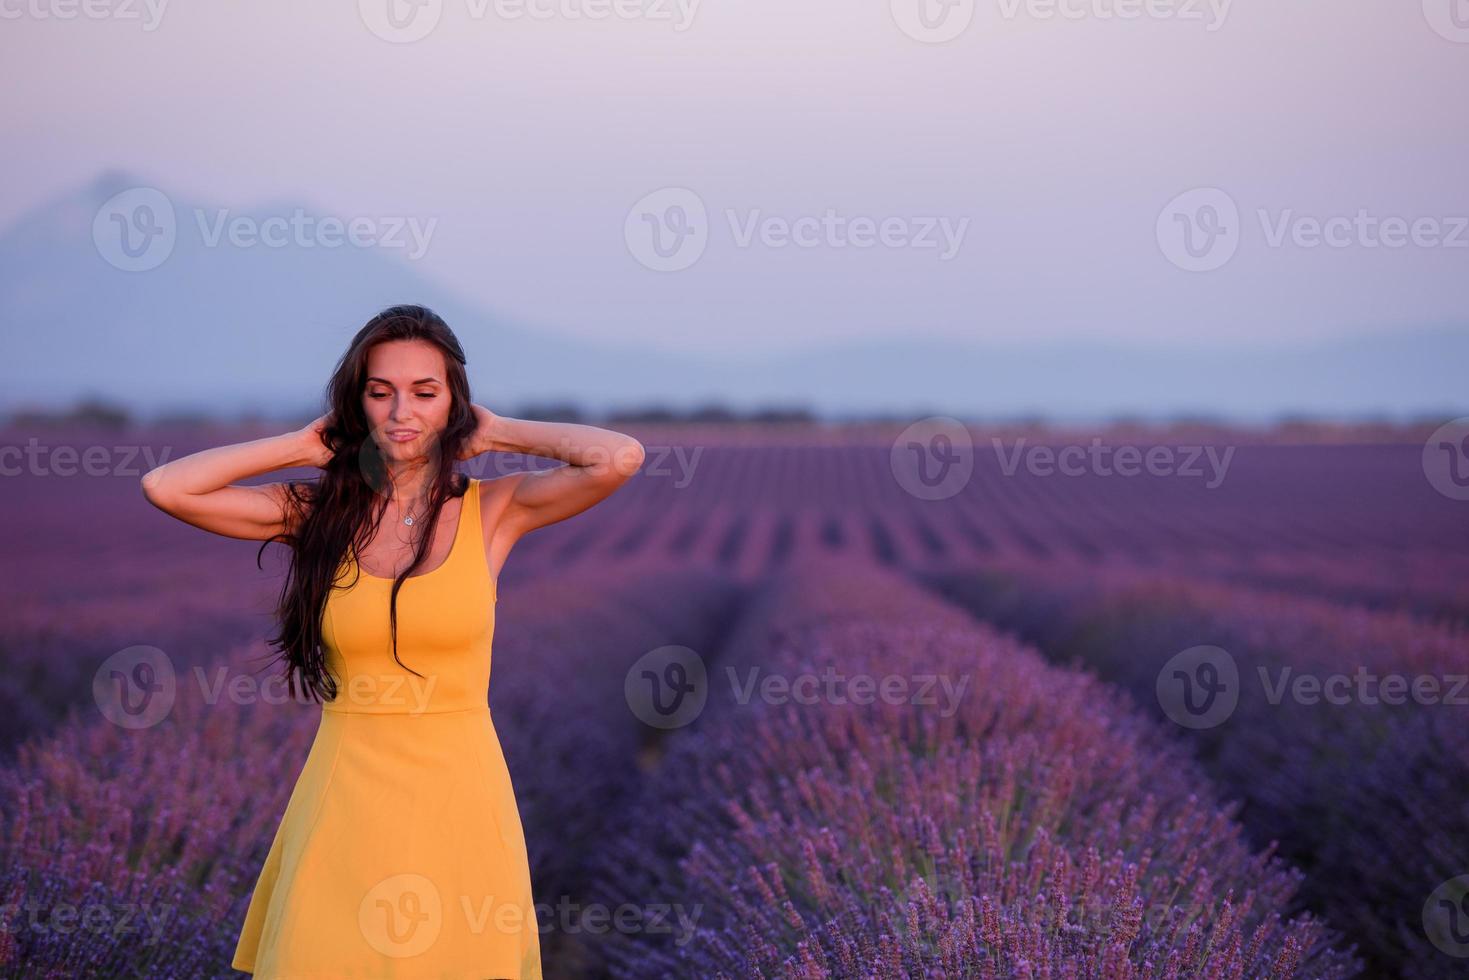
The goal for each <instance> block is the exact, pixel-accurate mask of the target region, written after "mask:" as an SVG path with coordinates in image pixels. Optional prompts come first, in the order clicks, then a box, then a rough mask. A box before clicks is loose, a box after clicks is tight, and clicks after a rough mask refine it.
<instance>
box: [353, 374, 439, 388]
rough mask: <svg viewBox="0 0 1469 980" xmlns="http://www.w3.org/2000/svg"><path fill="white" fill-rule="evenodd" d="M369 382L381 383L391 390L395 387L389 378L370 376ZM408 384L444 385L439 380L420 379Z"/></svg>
mask: <svg viewBox="0 0 1469 980" xmlns="http://www.w3.org/2000/svg"><path fill="white" fill-rule="evenodd" d="M367 380H368V381H377V382H380V383H382V384H385V385H387V386H388V387H390V388H391V387H392V386H393V383H392V382H391V381H389V380H388V379H387V378H379V377H377V376H375V375H374V376H370V377H369V378H368V379H367ZM408 383H409V384H414V385H437V384H443V382H442V381H440V380H439V379H438V378H419V379H418V380H417V381H410V382H408Z"/></svg>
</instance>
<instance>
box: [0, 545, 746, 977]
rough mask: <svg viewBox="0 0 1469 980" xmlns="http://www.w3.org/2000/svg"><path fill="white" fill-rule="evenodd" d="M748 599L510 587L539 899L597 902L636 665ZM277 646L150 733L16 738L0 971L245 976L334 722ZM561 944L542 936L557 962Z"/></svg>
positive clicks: (598, 580)
mask: <svg viewBox="0 0 1469 980" xmlns="http://www.w3.org/2000/svg"><path fill="white" fill-rule="evenodd" d="M737 596H738V592H737V590H736V589H735V588H734V587H733V586H731V585H730V584H729V583H728V582H727V581H725V580H724V579H722V578H720V577H717V576H711V575H707V574H705V575H701V574H697V573H690V572H688V571H680V572H677V573H672V572H669V573H667V574H663V575H654V576H651V577H648V578H644V579H641V580H629V581H625V582H622V583H618V582H612V581H609V580H608V577H607V576H605V575H602V576H596V577H589V576H580V577H578V576H565V577H562V578H560V579H557V580H555V581H539V582H532V583H528V584H525V585H523V586H519V587H506V588H504V590H503V593H502V595H501V598H500V610H501V620H500V622H499V623H498V625H497V637H496V650H495V667H494V672H493V676H494V683H493V685H492V689H491V692H490V704H491V707H492V709H493V710H494V711H495V712H496V717H497V722H498V725H499V726H500V728H501V729H502V730H503V731H504V732H506V737H505V738H504V743H503V744H504V748H505V751H506V755H507V760H508V762H509V764H510V766H511V771H512V774H513V777H514V779H515V782H516V786H517V790H518V791H519V792H518V798H519V800H520V803H521V806H522V811H523V815H524V819H525V823H526V836H527V845H528V847H529V849H530V852H531V860H532V865H533V867H534V868H535V871H536V874H535V881H536V889H537V896H536V897H537V901H538V902H539V903H545V904H546V905H547V906H548V907H558V906H564V905H565V904H566V902H565V898H566V896H572V897H575V896H579V895H581V894H582V893H583V892H584V890H585V888H586V883H585V880H584V879H585V869H586V868H587V867H588V866H589V864H590V861H591V858H592V856H593V854H595V853H596V851H597V850H598V849H599V848H600V847H601V843H602V837H601V834H602V832H603V826H602V820H601V816H600V815H601V814H602V813H603V812H604V810H606V809H607V808H609V807H615V806H616V805H617V802H618V800H619V798H620V797H621V796H622V795H624V794H626V793H628V792H630V791H631V789H632V788H633V786H634V785H635V779H634V778H633V774H634V773H635V768H634V760H635V759H636V758H637V757H638V755H639V753H640V752H641V751H642V750H643V748H644V742H645V739H646V730H645V728H644V726H643V725H642V724H641V723H640V722H639V721H638V720H637V719H635V718H634V717H632V716H631V715H630V714H629V712H628V710H627V705H626V701H625V700H624V698H623V694H622V687H623V679H624V675H625V673H626V670H627V661H628V658H629V657H632V658H636V656H638V655H639V654H641V653H642V652H643V651H646V650H648V649H650V648H653V647H656V646H658V645H661V644H663V643H667V642H674V641H676V642H682V643H689V644H694V645H705V644H707V643H709V642H711V641H712V637H713V633H712V631H714V630H717V629H719V628H720V627H721V625H722V624H723V623H724V622H725V621H726V620H727V618H728V616H729V615H730V612H731V610H732V609H733V605H732V603H733V602H734V601H735V599H736V598H737ZM267 652H268V651H266V650H265V649H264V647H263V645H261V644H259V643H256V644H252V645H250V646H248V647H243V648H239V649H236V650H234V651H232V652H231V654H230V655H229V656H228V657H226V658H224V659H222V660H219V661H216V662H214V663H211V664H194V663H191V662H188V661H187V660H181V661H179V662H178V663H177V664H176V667H175V669H174V673H175V675H176V676H175V677H174V680H175V681H176V683H175V685H174V687H175V691H176V693H175V700H174V703H173V705H172V707H171V708H170V709H169V710H168V711H167V713H166V714H164V715H162V716H161V717H160V718H158V719H157V720H156V722H153V723H150V724H148V725H146V727H139V728H129V727H126V726H125V725H119V724H114V723H113V722H112V721H109V720H106V719H105V718H103V717H101V716H99V715H98V714H97V713H96V712H95V711H94V712H93V713H92V714H91V715H90V716H86V715H84V714H81V713H77V714H75V715H74V716H73V717H72V718H70V719H69V720H68V721H67V722H66V723H65V724H63V725H61V726H60V727H59V728H58V729H57V730H56V731H55V732H54V733H53V734H52V735H50V736H47V737H39V738H35V739H32V740H30V741H28V742H25V743H23V744H22V745H20V746H19V750H18V753H17V756H16V759H15V760H14V762H13V764H11V765H9V766H7V767H5V768H3V769H0V800H3V801H4V806H3V810H0V869H3V870H0V906H3V913H4V915H3V918H4V923H3V925H4V928H0V975H6V976H14V975H24V976H37V977H67V978H71V977H105V978H116V977H150V978H155V977H178V978H189V980H194V978H198V977H204V976H220V977H223V976H237V975H238V974H237V973H235V972H234V971H232V970H231V969H230V968H229V965H228V964H229V961H230V956H231V954H232V953H233V949H234V943H235V940H236V938H237V936H238V929H239V926H240V923H241V922H242V921H243V919H244V912H245V906H246V903H247V902H248V899H249V894H250V891H251V889H252V887H253V885H254V883H255V876H256V874H257V873H258V871H259V868H260V865H261V862H262V861H263V859H264V857H265V854H266V851H267V850H268V848H269V845H270V842H271V839H272V835H273V833H274V830H275V827H276V824H277V823H278V821H279V819H280V816H281V814H282V812H283V811H284V808H285V804H286V800H287V798H288V796H289V793H290V790H291V788H292V785H293V782H294V780H293V777H294V774H295V772H296V771H297V770H298V769H299V767H300V763H301V761H302V760H303V759H304V757H305V755H306V752H307V750H308V748H309V746H310V743H311V740H312V738H313V736H314V733H315V729H316V721H317V717H318V715H319V709H318V708H316V707H315V706H314V705H309V704H306V703H297V702H295V701H292V700H287V699H283V698H282V697H280V696H277V695H273V694H272V691H273V688H272V686H271V685H268V684H265V683H263V681H264V680H265V678H266V677H268V676H269V675H257V674H255V673H254V672H253V669H254V668H253V660H254V658H255V657H257V656H259V655H262V654H264V653H267ZM154 680H158V678H154ZM564 945H565V943H563V942H562V939H561V937H560V936H558V935H554V934H553V935H549V936H546V937H545V938H544V940H543V946H544V948H545V950H546V953H547V957H548V961H550V962H553V963H554V962H556V961H557V959H558V957H564V956H565V955H567V954H564V953H562V952H561V951H560V950H561V947H562V946H564Z"/></svg>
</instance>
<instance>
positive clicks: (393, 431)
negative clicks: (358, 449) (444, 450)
mask: <svg viewBox="0 0 1469 980" xmlns="http://www.w3.org/2000/svg"><path fill="white" fill-rule="evenodd" d="M444 374H445V372H444V355H443V352H442V351H440V350H439V349H438V348H437V347H435V346H434V345H433V344H431V343H429V342H428V341H426V340H388V341H384V342H383V343H380V344H376V345H374V346H373V348H372V349H371V350H369V351H368V352H367V386H366V387H365V388H364V389H363V391H362V411H363V413H364V414H365V415H366V416H367V424H368V425H369V426H370V427H371V429H372V438H373V440H374V441H375V442H376V443H377V444H378V446H379V447H380V450H381V452H382V454H383V456H384V458H386V459H391V460H397V461H400V462H401V461H404V460H411V459H416V458H419V457H422V456H424V455H426V454H427V452H428V450H429V449H430V448H431V447H433V446H436V445H438V438H439V433H440V432H442V431H443V429H444V427H445V426H446V425H448V423H449V401H450V398H451V397H452V396H451V395H450V393H449V383H448V379H447V378H445V376H444Z"/></svg>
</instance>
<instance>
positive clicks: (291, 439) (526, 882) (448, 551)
mask: <svg viewBox="0 0 1469 980" xmlns="http://www.w3.org/2000/svg"><path fill="white" fill-rule="evenodd" d="M464 365H465V358H464V353H463V350H462V349H461V347H460V345H459V341H458V340H457V339H456V338H455V336H454V334H453V333H452V332H451V331H450V330H449V328H448V326H447V325H445V323H444V321H443V320H442V319H440V318H439V317H438V316H437V315H436V314H435V313H433V312H432V311H431V310H428V309H426V308H424V307H421V306H395V307H392V308H390V309H387V310H384V311H383V312H382V313H380V314H378V315H377V316H375V317H373V318H372V320H370V321H369V322H368V323H367V325H366V326H364V327H363V328H362V330H361V331H359V332H358V334H357V336H356V337H354V338H353V340H352V344H351V346H350V348H349V349H348V350H347V352H346V353H345V354H344V355H343V357H342V359H341V361H340V362H339V364H338V365H337V368H336V371H335V373H334V374H333V376H332V378H331V381H330V383H329V386H328V402H329V404H330V411H329V412H327V413H326V414H325V415H323V416H322V417H321V418H319V419H317V420H316V421H315V422H313V423H311V424H310V425H308V426H306V427H305V428H303V429H301V430H300V431H298V432H293V433H289V434H286V435H280V436H274V437H271V438H266V439H257V440H254V441H252V442H245V443H240V444H238V445H233V446H224V447H220V448H216V449H209V450H205V451H203V452H199V453H195V454H193V455H191V456H187V457H184V458H181V459H178V460H175V461H173V462H170V463H167V464H165V465H163V466H160V467H158V468H157V469H154V470H153V471H152V472H150V473H149V474H148V475H147V476H145V477H144V478H143V489H144V492H145V493H146V495H147V497H148V499H149V500H150V501H152V502H153V503H154V504H155V505H156V506H158V507H159V508H161V509H162V510H164V511H166V512H167V513H169V514H172V515H173V516H174V517H177V518H179V519H180V520H182V521H186V522H187V523H189V524H192V525H194V526H196V527H202V528H204V529H205V530H209V531H213V532H215V533H216V534H223V535H227V536H229V537H234V538H250V539H257V540H264V541H266V542H269V541H274V540H277V539H279V540H282V541H283V542H284V543H286V544H288V545H289V546H290V548H291V565H290V571H289V574H288V575H287V578H286V581H285V584H284V587H283V590H282V595H281V604H280V609H279V612H278V615H279V620H280V630H279V632H278V633H277V634H276V635H275V636H273V637H272V638H271V645H272V647H274V648H276V649H277V650H278V651H279V655H278V659H280V660H283V661H284V662H285V665H286V668H285V672H286V674H287V676H288V678H289V683H290V684H291V689H292V691H293V692H306V693H308V695H309V696H310V697H311V698H312V699H314V700H320V701H321V702H322V709H321V720H320V723H319V727H318V729H317V732H316V738H315V741H314V742H313V743H312V746H311V751H310V753H309V755H308V756H307V759H306V762H305V765H304V767H303V768H302V771H301V774H300V777H299V779H298V780H297V782H296V785H295V789H294V791H293V792H292V794H291V798H290V801H289V803H288V804H287V806H286V811H285V814H284V816H283V817H282V819H281V822H280V825H279V829H278V830H277V832H276V835H275V839H274V841H273V843H272V844H271V847H270V851H269V854H268V856H267V857H266V859H265V864H264V866H263V867H262V869H261V871H260V875H259V878H258V880H257V882H256V884H255V889H254V893H253V895H252V898H251V901H250V906H249V909H248V911H247V913H246V915H245V921H244V924H243V926H242V928H241V931H240V938H239V942H238V945H237V947H236V950H235V954H234V958H233V961H232V963H231V965H232V966H233V967H234V968H235V969H237V970H243V971H245V972H248V973H253V974H255V975H256V976H257V977H260V978H269V977H306V976H310V977H339V976H341V977H345V976H354V977H369V976H372V977H388V976H392V977H410V976H411V977H428V976H434V977H442V976H474V977H496V978H506V977H509V978H520V980H526V978H531V977H536V978H539V977H541V962H540V942H539V930H538V928H537V922H536V917H535V909H534V902H533V899H532V894H531V880H530V868H529V861H528V859H527V853H526V847H525V838H524V836H523V834H522V828H521V823H520V816H519V812H518V810H517V807H516V802H515V796H514V792H513V790H512V787H511V783H510V776H509V773H508V771H507V769H506V766H505V759H504V756H503V755H502V754H501V749H500V743H499V739H498V737H497V735H496V732H495V728H494V725H493V722H492V720H491V717H490V711H489V707H488V704H487V691H488V685H489V677H490V647H491V639H492V637H493V634H494V629H495V601H496V597H497V591H498V590H497V587H496V583H497V581H498V579H499V575H500V569H501V568H502V567H503V565H504V563H505V559H506V556H507V555H508V554H509V553H510V549H511V548H512V547H513V546H514V544H515V542H516V541H517V540H519V538H520V537H521V535H523V534H525V533H526V532H527V531H530V530H532V529H534V528H538V527H543V526H545V525H547V524H551V523H553V522H556V521H560V520H564V519H566V518H568V517H571V516H573V515H575V514H578V513H580V512H581V511H584V510H586V509H587V508H589V507H591V506H592V505H593V504H595V503H597V502H598V501H600V500H602V499H603V498H605V497H607V496H608V495H609V494H611V493H612V492H613V491H614V490H616V489H617V488H618V487H619V486H620V485H621V484H622V483H623V482H624V481H625V480H627V478H628V477H629V476H631V475H632V474H633V473H634V472H636V471H637V469H638V467H639V466H640V465H641V464H642V460H643V447H642V446H641V445H640V444H639V443H638V442H637V440H635V439H633V438H631V437H629V436H627V435H623V434H621V433H618V432H612V431H609V430H606V429H600V428H596V427H593V426H587V425H571V424H553V423H547V422H531V421H523V420H519V419H511V418H504V417H501V416H497V415H495V414H493V413H491V412H490V411H488V410H487V409H485V408H483V407H481V406H479V405H475V404H473V403H472V402H471V401H470V396H469V382H468V380H467V379H466V376H465V371H464ZM487 451H504V452H515V453H532V454H536V455H549V456H553V457H554V458H557V459H560V460H564V461H565V462H566V463H567V464H569V465H567V466H563V467H555V468H552V469H547V470H540V471H534V472H516V473H511V474H508V475H504V476H500V477H497V478H495V479H489V480H477V479H471V478H468V477H467V476H465V475H464V474H460V473H458V472H457V471H456V470H455V463H456V462H457V461H460V460H465V459H469V458H471V457H474V456H477V455H479V454H480V453H484V452H487ZM294 466H317V467H321V469H322V470H323V472H322V474H321V476H320V478H319V479H317V480H315V481H312V482H300V481H289V482H284V483H266V484H263V485H256V486H237V485H235V483H234V481H236V480H241V479H244V478H247V477H251V476H255V475H257V474H261V473H266V472H269V471H272V470H276V469H281V468H284V467H294ZM263 547H264V545H262V548H263Z"/></svg>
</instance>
